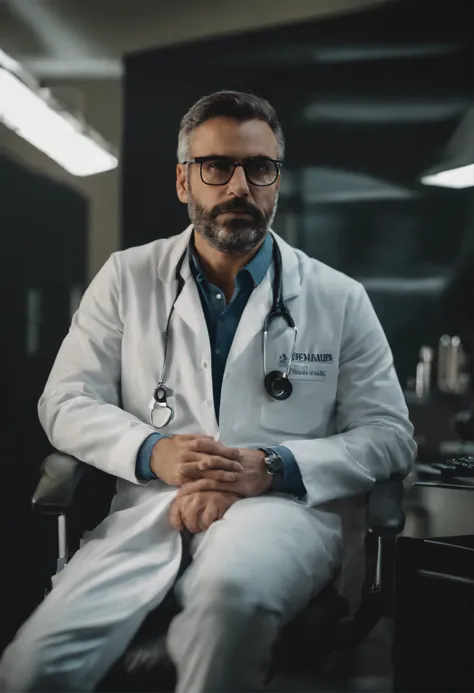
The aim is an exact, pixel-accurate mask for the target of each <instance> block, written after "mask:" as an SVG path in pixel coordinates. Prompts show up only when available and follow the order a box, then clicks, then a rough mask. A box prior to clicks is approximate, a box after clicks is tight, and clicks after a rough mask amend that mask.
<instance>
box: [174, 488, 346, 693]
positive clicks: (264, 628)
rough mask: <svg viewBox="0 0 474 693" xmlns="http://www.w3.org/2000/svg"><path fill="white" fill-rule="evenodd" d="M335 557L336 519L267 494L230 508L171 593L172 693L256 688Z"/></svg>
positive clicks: (198, 544)
mask: <svg viewBox="0 0 474 693" xmlns="http://www.w3.org/2000/svg"><path fill="white" fill-rule="evenodd" d="M325 520H326V521H325ZM288 523H290V525H291V526H292V532H288V531H287V530H288ZM293 532H296V534H297V535H299V536H300V540H299V541H295V540H294V534H293ZM340 554H341V534H340V522H339V519H338V518H333V517H329V518H328V517H325V516H324V513H322V514H321V515H320V516H318V513H317V512H314V511H308V510H307V509H306V508H304V507H302V506H300V505H298V504H296V503H294V502H292V501H290V500H287V499H283V498H280V497H272V496H269V497H265V498H260V499H248V500H245V501H239V502H238V503H236V504H235V505H234V506H232V508H230V510H229V511H228V513H227V514H226V516H225V518H224V519H223V520H222V521H220V522H217V523H215V524H214V525H212V526H211V528H210V529H209V530H208V531H207V532H206V533H205V534H204V535H198V536H197V537H196V539H195V546H194V560H193V563H192V565H191V566H190V568H189V569H188V570H187V571H186V573H185V574H184V575H183V577H182V578H181V580H180V581H179V582H178V583H177V586H176V590H177V596H178V598H179V599H180V600H181V602H182V606H183V610H182V612H181V613H180V614H179V615H178V616H177V617H176V618H175V619H174V621H173V622H172V624H171V626H170V629H169V633H168V650H169V653H170V656H171V658H172V659H173V661H174V663H175V665H176V669H177V674H178V685H177V689H176V693H222V692H224V691H229V692H230V691H235V692H237V691H238V692H239V693H243V692H244V691H255V690H260V689H261V688H262V687H263V686H264V684H265V681H266V679H267V675H268V671H269V668H270V664H271V656H272V648H273V645H274V643H275V640H276V638H277V636H278V632H279V630H280V628H281V627H282V626H283V625H284V624H285V623H286V622H288V621H289V620H290V619H291V618H292V617H293V616H295V615H296V613H297V612H298V611H300V610H301V609H302V608H304V606H305V605H306V604H307V603H308V602H309V601H310V599H311V597H312V596H313V595H314V594H316V593H317V592H318V591H319V590H320V589H322V587H324V585H325V584H327V583H328V582H329V581H330V579H331V577H332V576H333V574H334V571H335V569H336V567H337V566H338V562H339V559H340Z"/></svg>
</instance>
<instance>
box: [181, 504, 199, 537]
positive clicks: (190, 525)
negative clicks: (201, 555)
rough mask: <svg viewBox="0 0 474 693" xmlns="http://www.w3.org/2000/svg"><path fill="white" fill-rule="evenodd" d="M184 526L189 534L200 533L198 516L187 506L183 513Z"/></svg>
mask: <svg viewBox="0 0 474 693" xmlns="http://www.w3.org/2000/svg"><path fill="white" fill-rule="evenodd" d="M183 520H184V524H185V527H186V529H188V530H189V531H190V532H191V534H198V533H199V532H200V531H201V528H200V526H199V515H198V513H197V512H196V510H195V509H194V510H193V508H192V507H190V506H188V507H187V508H186V509H185V511H184V517H183Z"/></svg>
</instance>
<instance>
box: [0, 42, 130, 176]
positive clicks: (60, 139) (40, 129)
mask: <svg viewBox="0 0 474 693" xmlns="http://www.w3.org/2000/svg"><path fill="white" fill-rule="evenodd" d="M4 56H5V54H4V53H2V52H1V51H0V121H1V122H3V123H4V124H5V125H6V126H7V127H8V128H10V129H11V130H13V131H14V132H16V133H17V135H19V136H20V137H22V138H23V139H25V140H27V141H28V142H30V144H32V145H33V146H34V147H36V148H37V149H39V150H41V151H42V152H44V153H45V154H47V156H49V157H50V158H51V159H53V160H54V161H56V163H58V164H59V165H60V166H62V167H63V168H64V169H66V171H68V172H69V173H71V174H72V175H74V176H91V175H94V174H97V173H103V172H105V171H110V170H111V169H114V168H116V167H117V165H118V159H117V156H116V155H115V153H113V151H112V148H111V147H110V146H109V145H108V144H107V143H106V142H105V141H104V140H103V139H102V138H101V137H100V135H98V134H97V133H96V132H95V131H93V130H92V128H90V127H88V126H87V125H85V124H84V123H81V121H80V120H79V119H78V118H76V117H74V116H73V115H72V114H71V113H69V112H68V111H67V110H66V109H65V108H64V107H62V106H61V104H59V103H58V102H57V101H56V100H54V99H53V98H51V96H50V94H49V93H48V92H46V93H45V91H44V90H41V89H39V87H38V86H37V85H36V84H35V83H34V81H33V80H31V78H30V79H29V80H28V82H29V83H27V81H25V80H24V79H21V78H20V77H19V76H17V75H15V74H14V71H13V70H12V69H11V68H12V65H13V64H14V61H11V59H9V62H8V61H7V60H6V59H4V60H2V57H4ZM6 57H8V56H6Z"/></svg>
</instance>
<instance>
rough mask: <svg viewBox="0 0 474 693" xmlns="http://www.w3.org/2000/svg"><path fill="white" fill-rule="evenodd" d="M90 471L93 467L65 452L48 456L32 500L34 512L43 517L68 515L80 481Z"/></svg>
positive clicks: (42, 466)
mask: <svg viewBox="0 0 474 693" xmlns="http://www.w3.org/2000/svg"><path fill="white" fill-rule="evenodd" d="M89 469H93V467H90V466H89V465H87V464H84V463H83V462H80V461H79V460H78V459H76V458H75V457H71V455H66V454H65V453H63V452H53V453H51V455H48V457H46V459H45V460H44V462H43V464H42V465H41V479H40V480H39V483H38V486H37V487H36V490H35V492H34V494H33V498H32V499H31V504H32V507H33V510H34V511H35V512H37V513H40V514H42V515H66V514H67V512H68V510H69V508H70V507H71V506H72V502H73V499H74V494H75V492H76V489H77V486H78V484H79V481H80V480H81V479H82V477H83V476H84V474H85V473H86V472H87V471H88V470H89Z"/></svg>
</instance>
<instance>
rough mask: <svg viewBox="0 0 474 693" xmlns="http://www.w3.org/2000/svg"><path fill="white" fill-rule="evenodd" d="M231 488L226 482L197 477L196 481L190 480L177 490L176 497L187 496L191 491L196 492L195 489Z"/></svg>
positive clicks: (219, 489)
mask: <svg viewBox="0 0 474 693" xmlns="http://www.w3.org/2000/svg"><path fill="white" fill-rule="evenodd" d="M231 490H233V489H231V488H229V486H228V484H224V483H222V481H216V480H215V479H197V480H196V481H190V482H189V483H187V484H184V486H181V488H180V489H179V491H178V497H182V496H189V495H190V494H191V493H196V491H231Z"/></svg>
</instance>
